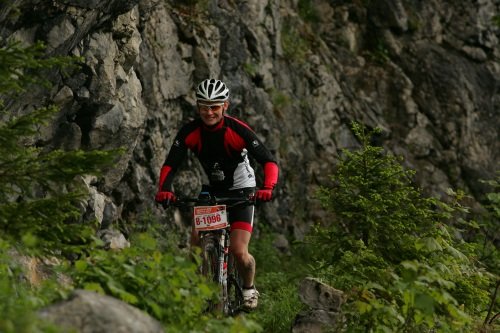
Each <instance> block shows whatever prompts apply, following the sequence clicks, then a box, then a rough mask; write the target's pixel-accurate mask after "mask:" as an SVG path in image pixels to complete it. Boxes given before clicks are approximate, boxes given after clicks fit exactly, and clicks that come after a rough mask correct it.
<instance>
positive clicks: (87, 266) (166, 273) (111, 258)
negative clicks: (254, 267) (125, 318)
mask: <svg viewBox="0 0 500 333" xmlns="http://www.w3.org/2000/svg"><path fill="white" fill-rule="evenodd" d="M131 243H132V246H131V247H130V248H127V249H124V250H122V251H120V252H114V251H104V250H94V251H92V252H91V253H90V255H89V256H87V257H85V258H81V259H80V260H78V261H76V262H75V267H74V269H73V270H72V271H70V273H71V274H72V277H73V279H74V281H75V283H76V287H79V288H84V289H88V290H94V291H98V292H100V293H103V294H108V295H111V296H114V297H116V298H119V299H121V300H123V301H125V302H127V303H129V304H131V305H134V306H136V307H138V308H140V309H143V310H144V311H146V312H148V313H149V314H150V315H152V316H153V317H155V318H156V319H158V320H160V321H161V322H162V323H163V325H164V326H165V329H166V330H167V331H168V332H233V331H238V332H258V331H259V326H258V325H256V324H255V323H254V322H251V321H248V320H245V319H244V318H228V319H226V320H222V321H221V322H220V323H219V321H220V320H216V319H214V317H213V314H209V313H205V312H204V310H205V308H206V304H207V301H208V300H209V299H215V298H216V297H217V293H216V290H217V286H215V285H212V284H211V283H209V282H207V281H205V280H204V278H203V277H202V276H201V275H200V274H199V269H198V267H199V263H200V258H199V257H198V256H197V255H193V258H194V259H195V260H194V261H193V260H190V259H188V258H187V257H186V256H185V255H179V254H176V253H175V252H176V251H175V250H174V249H173V248H172V247H171V248H169V249H165V248H162V247H161V246H159V245H160V244H165V242H164V241H162V240H158V239H155V237H153V236H152V235H151V234H149V233H139V234H137V235H134V237H133V238H132V239H131Z"/></svg>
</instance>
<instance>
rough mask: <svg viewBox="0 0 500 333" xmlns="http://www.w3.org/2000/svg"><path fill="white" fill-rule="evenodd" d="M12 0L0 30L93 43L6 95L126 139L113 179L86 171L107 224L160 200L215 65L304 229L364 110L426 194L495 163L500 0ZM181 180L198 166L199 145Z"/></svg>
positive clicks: (188, 188) (197, 179) (26, 38)
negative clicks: (66, 65)
mask: <svg viewBox="0 0 500 333" xmlns="http://www.w3.org/2000/svg"><path fill="white" fill-rule="evenodd" d="M179 3H181V2H179V1H168V0H100V1H80V0H55V1H40V0H17V1H10V2H2V4H1V5H0V27H1V30H0V34H1V37H2V38H4V39H11V40H18V41H21V42H22V43H24V44H31V43H33V42H34V41H35V40H42V41H45V43H46V44H47V47H48V49H47V51H48V53H49V54H53V55H69V54H73V55H78V56H81V57H83V59H84V61H83V66H82V69H81V71H79V72H78V73H75V74H74V75H72V76H70V77H64V76H62V75H61V74H60V73H52V74H51V77H50V79H51V81H52V82H53V83H54V85H53V87H52V88H51V89H48V90H47V89H40V90H38V91H30V92H29V93H28V94H27V95H26V96H24V98H22V99H19V100H16V101H11V102H10V103H9V104H8V105H9V108H10V109H11V111H12V112H13V113H14V114H15V113H22V112H26V111H28V110H30V109H32V108H33V107H35V106H38V105H41V104H46V103H55V104H56V105H58V106H59V107H60V109H61V111H60V114H59V117H58V118H57V120H56V121H54V123H53V124H51V127H50V128H48V129H47V130H46V131H44V132H43V134H41V138H39V139H40V140H38V141H39V142H43V143H45V144H46V145H47V146H48V147H58V148H63V149H76V148H82V149H111V148H117V147H124V148H125V154H123V155H122V157H121V158H120V160H119V161H118V162H117V163H116V165H115V166H114V168H113V169H112V170H110V171H109V172H107V173H106V174H105V176H104V178H103V179H102V180H86V181H85V182H86V183H87V185H88V187H89V189H90V192H91V197H90V198H89V201H88V203H87V205H86V207H84V210H86V213H85V217H86V218H96V219H98V220H99V221H100V222H101V223H103V224H104V225H109V224H110V223H111V222H113V221H114V220H116V219H119V218H125V219H127V218H133V217H134V216H136V215H138V214H140V213H141V212H143V211H145V210H147V209H152V210H153V211H154V212H155V213H156V214H157V215H162V214H163V212H162V211H161V210H160V209H158V208H157V207H156V206H155V205H154V202H153V196H154V193H155V192H156V184H157V181H158V176H159V175H158V173H159V169H160V167H161V165H162V163H163V161H164V159H165V157H166V154H167V152H168V149H169V147H170V145H171V143H172V140H173V135H175V133H176V131H177V129H178V128H179V127H180V126H181V125H182V124H183V123H184V122H186V121H187V120H188V119H190V118H191V117H193V116H195V107H194V106H195V103H194V96H193V88H194V87H195V86H196V84H197V83H198V82H199V81H200V80H202V79H204V78H207V77H216V78H220V79H223V80H224V81H225V82H226V83H227V84H228V86H229V87H230V89H231V107H230V111H229V113H230V114H232V115H234V116H236V117H241V118H243V119H244V120H246V121H247V122H248V123H249V124H250V125H251V126H252V127H253V128H254V129H255V130H256V132H257V133H258V134H259V135H260V137H261V138H262V140H263V141H264V142H265V143H266V144H267V145H268V147H269V148H270V149H272V150H273V152H274V153H275V154H276V156H277V158H278V161H279V164H280V166H281V174H280V184H279V186H278V188H277V190H276V192H277V195H278V197H277V200H275V201H274V202H273V203H271V204H268V205H266V207H265V208H263V209H261V210H260V214H261V217H262V218H263V219H269V220H273V221H274V225H276V226H278V228H279V229H281V230H292V231H293V232H294V233H295V235H296V236H299V237H300V236H301V235H302V233H303V232H304V228H305V224H304V223H302V224H298V223H297V221H299V220H301V221H303V220H306V221H314V220H315V219H321V218H322V217H323V215H322V213H321V210H320V208H319V205H318V204H317V202H315V201H314V200H312V195H313V193H314V192H315V190H316V188H317V187H318V185H327V184H328V183H329V177H328V175H329V174H330V173H331V170H332V169H333V166H334V164H335V162H336V160H337V158H338V154H339V151H340V150H341V149H343V148H352V147H356V146H357V142H356V140H355V138H354V137H353V135H352V133H351V130H350V127H349V124H350V122H351V121H353V120H357V121H360V122H363V123H364V124H366V125H368V126H370V127H375V126H378V127H381V128H382V129H383V130H384V132H383V136H382V137H381V138H380V141H381V142H380V143H381V144H382V145H383V146H384V147H385V148H387V150H389V151H392V152H394V153H396V154H401V155H403V156H405V158H406V162H405V163H407V165H408V166H409V167H411V168H414V169H416V170H417V172H418V174H417V176H418V179H417V180H418V182H419V184H420V185H421V187H423V188H425V189H426V190H427V191H428V192H429V193H431V194H437V195H439V194H441V193H443V191H444V190H445V189H446V188H447V187H450V186H451V187H454V188H463V189H465V190H467V191H469V192H470V193H471V194H473V195H474V196H475V197H476V198H478V199H480V198H481V195H482V194H484V188H482V185H481V183H479V182H478V180H479V179H490V178H492V177H493V176H494V172H495V171H496V169H498V166H499V165H500V163H499V152H500V140H498V129H499V128H500V120H499V119H500V117H499V110H500V94H499V89H500V88H499V87H500V84H499V83H500V65H499V59H500V49H499V41H498V36H499V22H498V15H499V7H500V3H499V2H498V1H494V0H483V1H479V2H477V1H476V2H470V1H452V2H450V1H442V0H430V1H425V2H415V1H404V0H380V1H370V2H363V1H334V2H332V1H326V0H314V1H296V0H295V1H292V0H287V1H286V0H283V1H271V0H264V1H260V0H259V1H257V0H250V1H244V2H239V1H232V0H221V1H186V2H182V3H185V4H182V5H181V4H179ZM186 166H188V167H193V168H192V169H189V170H188V169H185V171H182V172H180V173H179V174H178V177H177V179H176V182H175V189H176V191H177V192H179V193H184V194H192V193H194V192H195V191H196V190H197V189H198V188H199V186H200V184H201V183H202V181H203V176H202V174H201V169H200V168H199V167H198V164H197V162H196V161H194V160H193V159H192V158H191V157H190V159H189V160H188V161H187V163H186Z"/></svg>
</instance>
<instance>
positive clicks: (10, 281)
mask: <svg viewBox="0 0 500 333" xmlns="http://www.w3.org/2000/svg"><path fill="white" fill-rule="evenodd" d="M12 251H14V249H13V248H11V247H10V246H9V245H8V243H7V242H5V241H3V240H2V239H0V313H1V314H2V315H1V316H0V332H4V333H32V332H47V333H49V332H57V329H56V328H55V327H53V326H52V325H50V324H48V323H45V322H43V321H41V320H40V319H38V317H37V316H36V313H35V310H36V309H37V308H38V307H40V306H41V305H45V304H46V300H47V296H45V297H41V296H40V295H38V294H37V292H40V293H41V291H40V290H35V291H34V290H32V288H31V286H29V285H28V283H27V282H26V281H24V280H22V276H23V274H24V272H23V270H22V268H21V267H20V266H19V264H16V263H13V261H12Z"/></svg>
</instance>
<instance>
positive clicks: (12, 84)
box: [0, 43, 118, 251]
mask: <svg viewBox="0 0 500 333" xmlns="http://www.w3.org/2000/svg"><path fill="white" fill-rule="evenodd" d="M43 51H44V47H43V44H41V43H37V44H35V45H33V46H30V47H25V48H23V47H21V46H20V45H19V44H17V43H9V44H7V45H6V46H4V47H2V48H0V82H1V83H0V96H3V97H4V98H7V97H9V98H12V97H13V96H14V95H15V94H16V93H19V92H22V91H24V90H26V89H28V88H29V87H30V86H32V85H33V84H38V85H39V84H48V82H47V81H46V79H45V78H44V76H43V74H44V73H45V71H46V70H49V69H53V68H55V67H62V68H65V69H68V68H70V67H72V66H74V63H75V61H76V60H77V59H75V58H70V57H50V58H46V57H44V53H43ZM2 105H4V103H3V100H2V101H0V115H1V119H2V121H1V122H0V237H2V238H3V239H6V240H11V241H18V240H23V242H24V245H26V246H28V247H30V248H32V249H35V248H37V249H38V250H40V251H52V250H57V251H65V250H66V247H67V246H73V245H79V246H81V245H84V246H85V245H86V244H87V243H88V238H89V236H90V235H91V232H92V231H91V230H89V226H84V225H81V224H78V223H69V222H75V221H77V220H78V218H79V216H80V214H81V212H80V210H79V208H78V206H79V204H80V202H79V201H80V200H82V199H84V198H85V192H84V190H83V187H82V186H83V181H82V180H81V176H84V175H89V174H92V175H99V174H100V173H101V172H102V170H104V169H105V168H106V167H107V166H110V165H111V163H112V162H113V160H114V158H115V157H116V155H117V153H118V152H117V151H114V152H101V151H91V152H85V151H81V150H77V151H70V152H65V151H61V150H48V149H44V148H43V147H36V146H34V144H33V143H32V142H33V141H34V137H36V135H37V134H38V132H39V130H40V129H41V128H43V126H45V125H46V124H47V123H48V122H49V121H50V120H51V119H52V118H53V117H54V116H55V114H56V113H57V112H58V110H57V109H56V108H55V107H52V106H49V107H42V108H39V109H35V110H34V111H32V112H31V113H27V114H24V115H21V116H19V117H14V116H11V115H10V114H9V111H8V110H5V109H3V108H1V106H2ZM76 249H77V247H75V250H76Z"/></svg>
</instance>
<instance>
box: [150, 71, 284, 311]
mask: <svg viewBox="0 0 500 333" xmlns="http://www.w3.org/2000/svg"><path fill="white" fill-rule="evenodd" d="M196 100H197V109H198V115H199V117H198V118H197V119H195V120H193V121H191V122H189V123H187V124H186V125H184V126H183V127H182V128H181V129H180V131H179V132H178V133H177V135H176V137H175V139H174V142H173V144H172V147H171V148H170V151H169V153H168V156H167V158H166V160H165V163H164V164H163V167H162V168H161V171H160V180H159V188H158V193H157V194H156V197H155V200H156V201H157V202H162V203H165V202H166V203H168V202H170V201H175V194H174V192H173V190H172V181H173V177H174V174H175V172H176V171H177V169H178V167H179V165H180V164H181V162H182V161H183V160H184V158H185V157H186V154H187V150H188V149H189V150H191V151H192V152H193V153H194V154H195V155H196V156H197V158H198V159H199V161H200V163H201V165H202V167H203V169H204V171H205V173H206V175H207V176H208V178H209V181H210V184H209V186H210V191H211V193H212V194H213V195H215V196H219V197H230V196H235V197H241V196H242V195H245V196H255V199H256V200H258V201H270V200H271V199H272V196H273V189H274V187H275V185H276V183H277V181H278V172H279V171H278V164H277V163H276V160H275V158H274V157H273V155H272V154H271V153H270V152H269V150H268V149H267V148H266V147H265V146H264V144H263V143H262V142H261V140H259V138H258V137H257V135H256V134H255V133H254V132H253V130H252V129H251V128H250V127H249V126H248V125H247V124H246V123H244V122H243V121H241V120H238V119H236V118H234V117H231V116H228V115H226V114H225V112H226V110H227V109H228V107H229V89H228V88H227V86H226V85H225V84H224V82H222V81H220V80H216V79H206V80H204V81H202V82H201V83H200V84H199V85H198V87H197V89H196ZM249 156H252V157H253V158H254V159H255V160H256V161H257V162H258V163H259V164H260V165H261V166H262V168H263V172H264V179H263V186H262V187H261V188H260V189H257V190H256V180H255V173H254V169H253V168H252V166H251V165H250V161H249V159H248V157H249ZM253 217H254V206H239V207H234V208H230V209H228V220H229V222H230V223H231V229H230V230H231V231H230V244H231V245H230V246H231V248H230V251H231V252H232V254H233V255H234V257H235V259H236V262H237V267H238V271H239V273H240V276H241V277H242V280H243V288H244V289H243V298H244V306H245V307H246V308H247V309H249V310H252V309H255V308H256V307H257V303H258V297H259V292H258V291H257V289H256V288H255V285H254V277H255V259H254V257H253V256H252V255H251V254H250V253H249V252H248V244H249V242H250V238H251V234H252V228H253ZM198 242H199V237H198V233H197V232H196V230H195V228H194V226H193V228H192V232H191V243H192V245H198Z"/></svg>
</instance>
